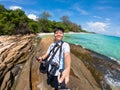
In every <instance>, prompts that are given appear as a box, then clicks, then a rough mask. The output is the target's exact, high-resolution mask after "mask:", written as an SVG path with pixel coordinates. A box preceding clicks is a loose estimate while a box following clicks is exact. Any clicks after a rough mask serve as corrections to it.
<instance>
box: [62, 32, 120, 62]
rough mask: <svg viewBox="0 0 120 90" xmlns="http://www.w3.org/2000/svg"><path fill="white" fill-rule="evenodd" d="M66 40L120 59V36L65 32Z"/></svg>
mask: <svg viewBox="0 0 120 90" xmlns="http://www.w3.org/2000/svg"><path fill="white" fill-rule="evenodd" d="M64 41H67V42H69V43H72V44H76V45H81V46H83V47H85V48H87V49H90V50H93V51H95V52H98V53H100V54H103V55H105V56H108V57H110V58H112V59H115V60H117V61H120V37H115V36H108V35H102V34H80V33H78V34H65V37H64Z"/></svg>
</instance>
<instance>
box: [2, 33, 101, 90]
mask: <svg viewBox="0 0 120 90" xmlns="http://www.w3.org/2000/svg"><path fill="white" fill-rule="evenodd" d="M6 37H7V38H6ZM5 38H6V39H5ZM52 42H53V39H52V37H46V38H43V39H40V38H36V37H35V36H33V35H28V36H27V35H26V36H2V37H0V47H1V49H0V90H52V87H51V86H49V85H47V82H46V80H47V77H46V74H42V73H40V72H39V65H40V64H39V63H38V62H37V61H36V59H35V57H38V56H41V55H43V54H44V53H46V50H47V48H48V46H49V45H50V43H52ZM75 47H76V46H75ZM74 50H75V48H74V47H73V46H71V58H72V64H71V73H70V82H69V83H68V87H69V88H70V89H71V90H101V89H102V88H101V86H100V84H99V83H98V82H96V79H95V77H93V74H92V73H91V71H90V70H89V69H88V68H87V67H86V65H85V64H84V63H83V61H82V60H81V59H82V58H79V56H77V55H78V52H77V53H74ZM76 51H77V50H76ZM83 52H84V51H83ZM76 54H77V55H76ZM76 56H77V57H76Z"/></svg>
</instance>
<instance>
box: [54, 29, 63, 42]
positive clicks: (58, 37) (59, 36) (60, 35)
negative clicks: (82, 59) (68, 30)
mask: <svg viewBox="0 0 120 90" xmlns="http://www.w3.org/2000/svg"><path fill="white" fill-rule="evenodd" d="M63 35H64V33H63V32H62V31H60V30H58V31H56V32H55V33H54V36H55V40H56V41H59V40H62V38H63Z"/></svg>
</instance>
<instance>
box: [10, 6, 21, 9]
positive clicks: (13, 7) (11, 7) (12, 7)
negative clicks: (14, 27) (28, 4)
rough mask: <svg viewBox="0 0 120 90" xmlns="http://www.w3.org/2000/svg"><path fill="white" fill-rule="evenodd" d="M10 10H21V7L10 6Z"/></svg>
mask: <svg viewBox="0 0 120 90" xmlns="http://www.w3.org/2000/svg"><path fill="white" fill-rule="evenodd" d="M10 9H11V10H16V9H22V7H20V6H10Z"/></svg>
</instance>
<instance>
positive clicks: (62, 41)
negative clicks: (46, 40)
mask: <svg viewBox="0 0 120 90" xmlns="http://www.w3.org/2000/svg"><path fill="white" fill-rule="evenodd" d="M63 43H64V42H63V41H61V45H60V46H58V47H57V49H56V50H55V51H54V53H53V55H52V56H51V58H50V59H49V61H48V63H50V62H51V61H52V59H53V57H54V56H55V54H56V53H57V51H58V49H59V48H61V47H62V44H63ZM54 49H55V46H54V47H53V49H52V50H54ZM52 50H51V51H50V53H51V52H52ZM61 51H62V48H61V49H60V52H61ZM50 53H49V55H50ZM60 58H61V54H59V63H60Z"/></svg>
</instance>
